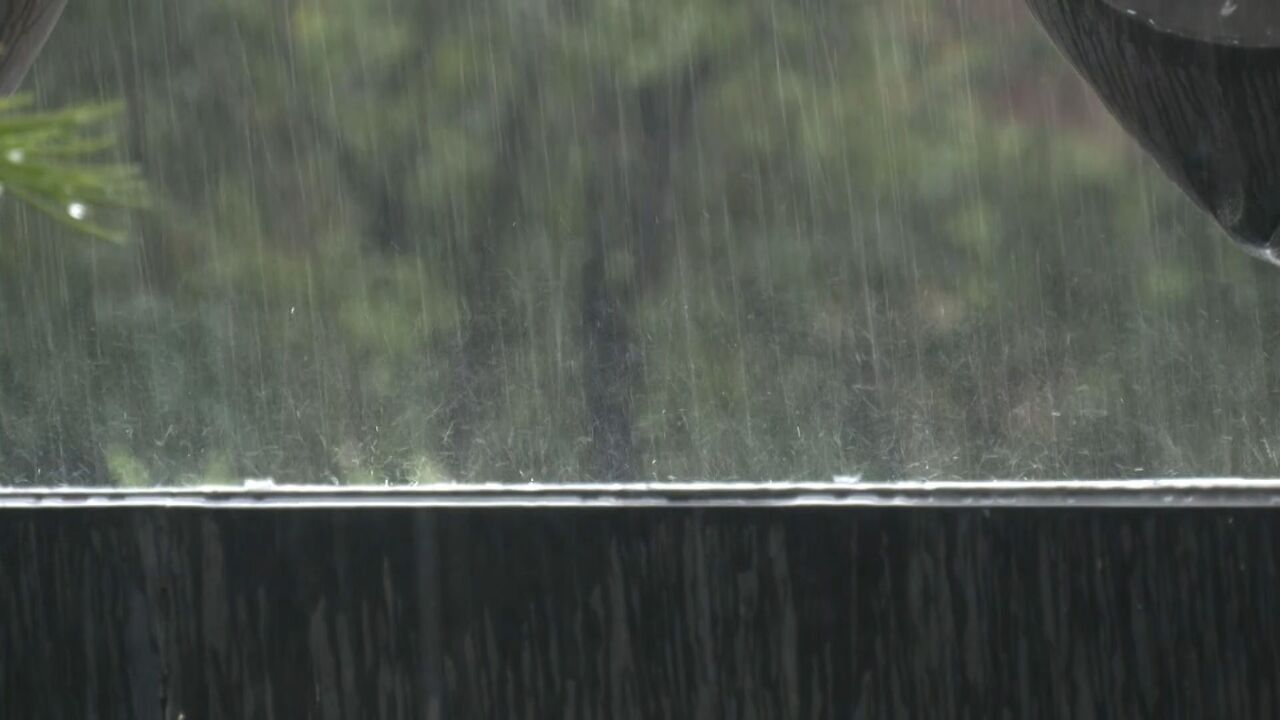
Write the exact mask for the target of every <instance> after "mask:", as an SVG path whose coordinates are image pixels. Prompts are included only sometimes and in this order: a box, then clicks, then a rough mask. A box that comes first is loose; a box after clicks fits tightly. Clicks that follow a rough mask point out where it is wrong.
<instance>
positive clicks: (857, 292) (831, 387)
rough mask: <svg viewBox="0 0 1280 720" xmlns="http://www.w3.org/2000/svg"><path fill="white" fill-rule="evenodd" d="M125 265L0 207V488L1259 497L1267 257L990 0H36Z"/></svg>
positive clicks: (45, 86) (55, 227)
mask: <svg viewBox="0 0 1280 720" xmlns="http://www.w3.org/2000/svg"><path fill="white" fill-rule="evenodd" d="M29 86H30V87H31V88H32V89H33V90H34V91H35V93H36V96H37V97H38V100H39V104H40V106H42V107H60V106H65V105H67V104H70V103H75V102H78V101H81V100H84V99H86V98H88V99H98V98H102V99H110V98H115V97H122V98H123V103H124V108H125V118H124V125H125V127H126V133H127V143H126V149H125V155H126V156H127V158H126V159H128V160H132V161H136V162H138V163H140V164H141V166H142V168H143V174H144V176H145V177H146V179H147V182H148V183H149V184H150V185H151V186H152V187H153V190H154V195H155V196H156V197H155V205H156V207H155V208H154V209H153V210H151V211H148V212H145V213H142V214H138V215H136V216H135V217H134V219H133V224H132V226H130V228H129V232H128V233H127V235H128V239H127V241H126V242H124V243H122V244H120V245H109V244H101V243H89V242H85V241H83V240H79V239H76V238H75V237H74V236H73V234H72V233H70V232H69V231H68V229H67V228H64V227H62V226H61V225H59V224H57V223H55V222H53V221H51V220H49V219H48V218H47V217H45V216H43V215H40V214H38V213H34V212H32V211H31V210H30V209H29V208H25V207H24V206H22V205H21V204H17V203H12V202H9V201H7V200H6V201H4V202H3V207H0V232H2V233H3V235H4V238H3V239H4V241H3V242H2V243H0V480H3V481H4V482H7V483H19V484H20V483H39V484H62V483H124V484H154V483H159V484H172V483H188V482H218V481H230V480H238V479H239V478H242V477H261V476H271V477H274V478H275V479H276V480H277V481H278V482H285V481H289V482H343V483H357V482H373V483H383V482H391V483H404V482H431V481H436V480H440V479H444V478H456V479H462V480H499V481H524V480H530V479H540V480H548V481H558V480H581V479H588V478H591V479H600V478H609V479H626V480H665V479H672V478H678V479H690V478H698V479H701V478H714V479H783V478H804V479H814V478H824V477H828V476H830V475H831V474H833V473H850V474H852V473H862V474H864V475H866V476H870V477H882V478H899V477H938V476H949V477H973V478H986V477H1048V478H1055V477H1125V476H1148V475H1156V474H1160V475H1223V474H1247V475H1258V474H1271V475H1274V474H1276V472H1277V470H1278V469H1280V468H1278V466H1280V461H1278V460H1277V457H1276V454H1275V448H1276V447H1277V443H1278V442H1280V437H1278V436H1277V434H1276V431H1277V416H1278V413H1280V375H1278V373H1277V371H1276V369H1277V363H1276V355H1275V352H1276V344H1277V334H1278V333H1280V330H1278V328H1280V323H1277V309H1278V308H1280V277H1278V276H1276V275H1275V273H1274V271H1273V270H1272V269H1271V268H1268V267H1265V266H1263V265H1261V264H1260V263H1257V262H1255V261H1251V260H1249V259H1248V258H1246V257H1245V256H1243V254H1241V253H1238V252H1237V251H1235V250H1233V249H1232V248H1231V247H1230V246H1229V243H1228V242H1227V241H1226V240H1225V238H1224V237H1223V236H1222V235H1221V234H1220V233H1219V232H1218V231H1216V230H1215V229H1214V228H1213V227H1212V226H1211V225H1210V223H1209V222H1208V221H1207V220H1205V219H1203V218H1202V217H1201V216H1200V215H1199V214H1198V213H1197V212H1196V211H1195V210H1193V209H1192V208H1191V207H1190V206H1189V203H1188V202H1187V201H1185V200H1184V199H1183V198H1182V197H1181V196H1180V195H1178V193H1177V192H1176V191H1175V190H1174V189H1173V188H1172V187H1171V185H1170V184H1169V183H1168V182H1166V181H1165V180H1164V179H1163V178H1162V177H1160V176H1159V174H1158V172H1157V171H1156V170H1155V169H1154V168H1153V167H1152V166H1150V164H1149V163H1148V162H1147V161H1145V160H1144V159H1143V158H1142V157H1141V156H1140V155H1139V154H1138V153H1137V152H1136V150H1135V149H1134V148H1133V146H1132V145H1131V144H1130V143H1129V142H1128V141H1127V140H1126V139H1125V138H1124V137H1122V135H1121V134H1120V133H1119V131H1118V130H1117V129H1116V128H1115V126H1114V125H1113V123H1112V122H1111V121H1110V120H1109V119H1108V118H1107V117H1106V116H1105V114H1104V113H1103V112H1102V111H1101V110H1100V109H1099V108H1098V107H1097V105H1096V103H1094V102H1093V101H1092V99H1091V98H1090V97H1089V96H1088V95H1087V93H1086V92H1085V91H1084V90H1083V89H1082V86H1081V84H1080V83H1079V81H1078V80H1077V79H1076V78H1075V77H1074V75H1073V74H1072V73H1071V71H1070V70H1069V69H1068V68H1067V67H1066V66H1065V64H1064V62H1063V61H1062V60H1061V58H1060V57H1059V56H1058V55H1057V54H1056V52H1055V51H1054V50H1053V49H1052V48H1051V47H1050V46H1049V44H1048V42H1047V41H1046V39H1045V38H1044V37H1043V36H1042V35H1041V34H1040V32H1039V31H1038V29H1036V28H1035V27H1034V26H1033V25H1032V24H1031V20H1030V18H1029V15H1028V14H1027V12H1026V11H1025V9H1024V8H1022V7H1021V5H1020V3H1019V2H1017V1H1016V0H964V1H963V2H961V1H960V0H859V1H857V2H832V1H824V0H793V1H791V2H783V1H782V0H771V1H769V2H765V1H764V0H648V1H647V2H639V1H637V0H589V1H584V0H468V1H466V2H463V1H461V0H452V1H449V2H442V1H440V0H430V1H427V2H423V0H271V1H269V2H263V1H262V0H219V2H202V1H198V0H188V1H184V2H176V3H159V2H138V1H137V0H127V1H126V2H122V3H78V4H76V5H75V6H73V7H70V8H68V10H67V12H66V16H65V17H64V20H63V22H62V24H61V25H60V26H59V27H58V29H57V30H56V31H55V34H54V36H53V39H52V41H51V42H50V45H49V46H48V48H47V50H46V52H45V54H44V55H43V56H42V58H41V59H40V61H39V63H38V64H37V68H36V70H35V72H34V73H33V76H32V78H31V80H30V85H29Z"/></svg>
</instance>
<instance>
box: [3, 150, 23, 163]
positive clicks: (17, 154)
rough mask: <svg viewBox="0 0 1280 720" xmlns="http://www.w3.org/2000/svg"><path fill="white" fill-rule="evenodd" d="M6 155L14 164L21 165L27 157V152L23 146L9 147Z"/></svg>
mask: <svg viewBox="0 0 1280 720" xmlns="http://www.w3.org/2000/svg"><path fill="white" fill-rule="evenodd" d="M4 156H5V158H6V159H8V160H9V162H10V163H12V164H14V165H21V164H22V163H23V162H24V161H25V160H26V159H27V153H26V152H24V151H23V150H22V148H9V151H8V152H6V153H5V154H4Z"/></svg>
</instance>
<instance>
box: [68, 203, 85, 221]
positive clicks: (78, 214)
mask: <svg viewBox="0 0 1280 720" xmlns="http://www.w3.org/2000/svg"><path fill="white" fill-rule="evenodd" d="M67 214H68V215H70V216H71V219H72V220H83V219H85V217H86V216H88V214H89V208H88V207H86V206H85V204H84V203H82V202H73V203H71V204H69V205H67Z"/></svg>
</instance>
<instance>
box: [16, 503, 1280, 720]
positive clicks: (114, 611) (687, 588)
mask: <svg viewBox="0 0 1280 720" xmlns="http://www.w3.org/2000/svg"><path fill="white" fill-rule="evenodd" d="M0 506H2V507H3V509H0V547H3V548H5V553H6V555H5V557H6V560H5V561H4V562H2V563H0V626H2V627H4V628H6V630H5V642H3V643H0V697H3V698H4V702H5V703H6V706H7V707H16V708H21V709H23V710H24V711H26V713H25V716H28V717H45V716H54V715H57V714H58V713H63V714H66V713H70V714H72V715H75V716H85V717H89V716H93V715H94V713H95V712H99V711H104V712H103V713H102V715H103V716H120V717H168V718H173V717H188V718H195V717H248V716H253V715H255V714H256V715H258V716H267V715H269V714H271V713H274V714H275V715H276V716H279V717H286V716H287V717H343V716H345V717H428V718H432V717H434V718H448V717H745V716H746V715H744V714H743V712H744V711H743V708H746V707H752V708H755V709H756V710H757V712H758V715H757V716H759V717H778V718H783V717H814V716H818V717H849V716H858V714H859V713H862V715H863V716H867V717H903V716H910V715H915V714H929V715H931V716H988V715H992V714H998V712H999V711H1001V709H1003V710H1005V711H1008V710H1010V709H1013V711H1014V715H1015V716H1018V717H1049V716H1058V715H1067V716H1090V717H1096V716H1099V715H1106V714H1109V713H1111V712H1114V713H1115V715H1116V716H1126V717H1173V716H1176V715H1177V714H1178V713H1179V712H1182V711H1183V710H1186V712H1187V713H1188V714H1189V715H1194V714H1196V713H1197V712H1198V711H1197V710H1195V709H1196V708H1199V709H1201V710H1204V709H1206V708H1229V709H1230V710H1231V715H1232V716H1235V717H1264V716H1267V715H1268V714H1269V712H1270V709H1272V708H1273V706H1272V705H1271V704H1269V703H1271V702H1272V701H1271V699H1270V698H1271V695H1270V693H1269V691H1266V690H1265V688H1267V687H1270V685H1269V684H1268V682H1267V679H1268V678H1269V677H1270V673H1271V670H1272V668H1274V658H1275V653H1276V650H1275V648H1276V647H1280V617H1278V616H1277V615H1276V613H1274V612H1273V608H1274V600H1275V599H1276V598H1280V563H1277V548H1280V512H1277V507H1278V506H1280V482H1277V481H1275V480H1256V479H1234V480H1223V479H1173V480H1114V481H1105V480H1100V481H1092V482H1074V481H1057V482H1033V481H988V482H960V481H914V482H868V481H862V480H859V479H856V478H847V479H837V480H836V481H834V482H826V483H781V482H779V483H742V484H733V483H672V484H655V485H647V484H636V485H631V484H620V485H601V484H568V485H528V486H524V485H518V486H517V485H475V486H466V485H433V486H429V487H417V488H407V487H406V488H383V487H288V486H275V485H273V484H272V483H269V482H267V481H263V480H257V481H251V482H250V483H248V485H247V486H245V487H194V488H145V489H93V488H81V489H20V488H13V489H7V490H4V491H3V492H0ZM1104 709H1105V712H1104ZM46 711H47V712H46ZM926 711H927V713H926Z"/></svg>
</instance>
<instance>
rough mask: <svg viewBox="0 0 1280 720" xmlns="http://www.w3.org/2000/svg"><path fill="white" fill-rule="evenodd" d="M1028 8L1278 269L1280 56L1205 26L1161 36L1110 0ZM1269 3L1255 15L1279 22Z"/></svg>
mask: <svg viewBox="0 0 1280 720" xmlns="http://www.w3.org/2000/svg"><path fill="white" fill-rule="evenodd" d="M1116 4H1117V5H1127V6H1141V9H1143V10H1144V12H1147V13H1151V12H1154V14H1155V15H1159V16H1160V18H1158V19H1164V20H1169V21H1173V22H1174V24H1182V23H1190V24H1192V25H1196V24H1198V22H1197V21H1196V20H1195V19H1194V17H1192V16H1191V15H1187V16H1186V17H1183V15H1181V14H1179V13H1177V12H1175V11H1173V10H1172V9H1166V10H1157V11H1153V10H1152V8H1151V7H1149V6H1150V5H1151V3H1147V2H1136V1H1133V0H1129V1H1128V2H1121V1H1120V0H1116ZM1187 4H1188V3H1174V4H1172V5H1171V6H1170V7H1182V6H1184V5H1187ZM1215 4H1216V3H1209V5H1215ZM1028 5H1029V6H1030V7H1031V9H1032V12H1033V13H1034V14H1035V15H1036V16H1037V17H1038V18H1039V19H1040V21H1041V24H1042V25H1043V26H1044V27H1045V29H1046V30H1047V31H1048V33H1049V35H1050V37H1051V38H1053V40H1054V42H1055V43H1056V44H1057V45H1058V47H1059V48H1060V49H1061V50H1062V51H1063V53H1064V54H1065V55H1066V56H1067V57H1068V59H1069V60H1070V61H1071V63H1072V64H1073V65H1075V67H1076V69H1077V70H1079V71H1080V73H1081V74H1082V75H1083V76H1084V78H1085V80H1087V81H1088V82H1089V83H1090V84H1091V85H1092V86H1093V87H1094V89H1095V90H1096V91H1097V92H1098V94H1099V96H1100V97H1101V98H1102V100H1103V102H1105V103H1106V105H1107V107H1108V108H1109V109H1110V110H1111V112H1112V113H1113V114H1114V115H1115V116H1116V118H1117V119H1118V120H1119V121H1120V123H1121V124H1122V125H1124V127H1125V128H1126V129H1127V130H1128V131H1129V132H1130V134H1132V135H1133V136H1134V137H1135V138H1136V139H1137V140H1138V141H1139V142H1140V143H1141V144H1142V146H1143V147H1144V148H1146V150H1147V151H1148V152H1150V153H1151V155H1152V156H1153V157H1154V158H1155V160H1156V161H1157V162H1158V163H1159V164H1160V166H1161V168H1162V169H1163V170H1164V171H1165V172H1166V173H1167V174H1168V175H1169V176H1170V178H1172V179H1173V180H1174V181H1175V182H1176V183H1178V185H1179V186H1181V187H1182V189H1183V190H1184V191H1186V192H1187V194H1188V195H1190V196H1191V198H1192V199H1193V200H1195V201H1196V203H1198V204H1199V205H1200V206H1201V207H1203V208H1204V209H1205V210H1207V211H1208V212H1209V213H1211V214H1212V215H1213V216H1214V218H1215V219H1216V220H1217V221H1218V223H1219V224H1220V225H1221V226H1222V227H1223V228H1224V229H1226V230H1227V231H1228V232H1229V233H1231V235H1232V236H1233V237H1234V238H1235V239H1236V240H1237V241H1239V242H1240V243H1241V244H1243V245H1244V247H1245V249H1246V250H1249V251H1251V252H1253V253H1255V254H1257V255H1260V256H1262V257H1265V258H1267V259H1269V260H1271V261H1272V262H1276V260H1277V252H1280V232H1278V231H1280V48H1276V47H1265V46H1263V47H1243V46H1240V45H1236V44H1232V43H1230V42H1226V41H1222V40H1221V38H1215V35H1216V32H1217V31H1213V30H1211V29H1210V28H1208V27H1205V28H1203V32H1201V33H1199V34H1197V35H1196V36H1194V37H1193V36H1186V35H1179V34H1174V33H1171V32H1166V31H1164V30H1161V29H1157V28H1156V27H1153V26H1152V25H1151V22H1150V21H1151V20H1152V18H1151V17H1146V16H1142V15H1131V14H1128V13H1126V12H1124V11H1121V10H1118V9H1117V8H1116V7H1113V6H1112V5H1109V4H1107V3H1106V2H1104V1H1103V0H1028ZM1198 5H1199V6H1200V7H1203V6H1204V5H1205V3H1199V4H1198ZM1246 5H1248V6H1249V7H1262V6H1261V5H1258V4H1256V3H1246ZM1242 7H1243V5H1242ZM1269 7H1270V6H1269ZM1269 7H1268V8H1266V9H1263V10H1262V11H1260V16H1259V17H1260V18H1261V16H1262V15H1265V16H1266V17H1267V18H1272V19H1274V20H1275V21H1276V22H1277V23H1280V11H1276V10H1274V9H1269ZM1131 9H1132V7H1131ZM1242 12H1243V11H1242ZM1242 17H1243V16H1242ZM1267 22H1270V21H1269V20H1268V21H1266V22H1264V21H1263V20H1262V19H1259V21H1258V23H1256V24H1255V25H1253V27H1255V28H1256V29H1258V30H1259V31H1262V30H1265V28H1266V27H1269V25H1267V24H1266V23H1267ZM1238 24H1239V26H1240V27H1248V26H1249V23H1238ZM1204 36H1207V37H1209V38H1210V39H1202V38H1203V37H1204ZM1259 42H1261V41H1260V40H1259Z"/></svg>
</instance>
